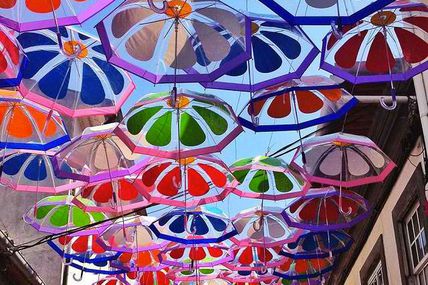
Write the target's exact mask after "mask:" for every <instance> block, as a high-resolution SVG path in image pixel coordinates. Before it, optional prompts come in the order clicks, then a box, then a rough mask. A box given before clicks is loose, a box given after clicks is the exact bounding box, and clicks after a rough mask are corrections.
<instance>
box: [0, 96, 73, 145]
mask: <svg viewBox="0 0 428 285" xmlns="http://www.w3.org/2000/svg"><path fill="white" fill-rule="evenodd" d="M0 122H1V125H0V128H1V130H2V132H1V134H0V148H7V149H27V150H41V151H47V150H49V149H51V148H54V147H57V146H60V145H62V144H64V143H66V142H68V141H69V140H70V137H69V136H68V134H67V131H66V129H65V127H64V124H63V122H62V119H61V117H60V115H59V114H58V113H57V112H52V111H51V110H49V109H47V108H45V107H43V106H41V105H39V104H37V103H33V102H30V101H27V100H22V96H21V93H19V92H18V91H11V90H0Z"/></svg>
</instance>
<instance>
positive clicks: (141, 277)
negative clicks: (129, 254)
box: [119, 268, 173, 285]
mask: <svg viewBox="0 0 428 285" xmlns="http://www.w3.org/2000/svg"><path fill="white" fill-rule="evenodd" d="M168 272H169V269H168V268H165V269H161V270H159V271H146V272H128V273H126V275H125V278H124V276H119V279H120V280H121V281H123V282H126V284H131V285H145V284H147V285H148V284H156V285H172V284H173V283H172V281H171V280H169V278H168V277H167V274H168Z"/></svg>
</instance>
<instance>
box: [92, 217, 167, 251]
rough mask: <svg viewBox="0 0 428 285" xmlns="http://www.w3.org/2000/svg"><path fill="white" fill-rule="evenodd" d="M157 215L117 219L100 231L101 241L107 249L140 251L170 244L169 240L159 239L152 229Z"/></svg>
mask: <svg viewBox="0 0 428 285" xmlns="http://www.w3.org/2000/svg"><path fill="white" fill-rule="evenodd" d="M154 221H156V218H155V217H149V216H140V215H132V216H127V217H123V218H119V219H117V220H116V221H115V222H114V223H113V224H111V225H110V226H109V227H107V228H106V229H104V230H103V231H102V232H100V235H99V241H100V243H101V244H102V246H103V247H104V248H106V249H109V250H113V251H118V252H127V253H138V252H142V251H150V250H159V249H163V248H164V247H166V246H167V245H168V243H169V242H168V241H164V240H161V239H158V238H157V237H156V235H155V234H154V233H153V232H152V230H151V229H150V227H149V226H150V225H151V224H152V223H153V222H154Z"/></svg>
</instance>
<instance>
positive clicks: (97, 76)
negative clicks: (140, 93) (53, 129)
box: [18, 27, 135, 117]
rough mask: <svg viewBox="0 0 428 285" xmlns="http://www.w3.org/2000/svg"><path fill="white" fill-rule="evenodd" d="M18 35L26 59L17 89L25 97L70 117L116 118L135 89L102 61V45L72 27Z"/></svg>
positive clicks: (121, 71) (126, 79)
mask: <svg viewBox="0 0 428 285" xmlns="http://www.w3.org/2000/svg"><path fill="white" fill-rule="evenodd" d="M59 30H60V33H61V41H62V44H60V43H59V42H58V37H57V34H56V33H55V32H54V31H53V30H41V31H34V32H26V33H22V34H20V35H19V36H18V40H19V43H20V45H21V46H22V47H23V49H24V52H25V54H26V56H27V58H28V60H29V61H28V64H27V67H26V68H25V70H24V72H23V80H22V82H21V85H20V90H21V91H22V93H23V95H24V96H25V98H27V99H30V100H32V101H34V102H37V103H40V104H41V105H43V106H45V107H47V108H50V109H52V110H55V111H58V112H59V113H61V114H64V115H67V116H70V117H82V116H92V115H108V114H116V113H117V112H118V111H120V108H121V107H122V105H123V103H124V102H125V100H126V99H127V98H128V97H129V95H130V94H131V93H132V91H133V90H134V88H135V86H134V83H133V82H132V80H131V78H130V77H129V75H128V74H127V73H126V72H124V71H123V70H121V69H120V68H117V67H115V66H113V65H111V64H109V63H108V62H107V60H106V58H105V55H104V51H103V49H102V46H101V43H100V42H99V41H98V40H97V39H95V38H93V37H91V36H88V35H86V34H83V33H81V32H77V31H75V30H73V29H71V28H64V27H62V28H60V29H59Z"/></svg>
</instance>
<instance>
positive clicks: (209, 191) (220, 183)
mask: <svg viewBox="0 0 428 285" xmlns="http://www.w3.org/2000/svg"><path fill="white" fill-rule="evenodd" d="M138 179H140V181H141V182H142V184H143V186H144V187H143V191H142V194H143V195H144V196H145V197H146V198H147V200H148V201H150V202H152V203H158V204H164V205H170V206H175V207H184V208H187V207H196V206H199V205H205V204H209V203H215V202H217V201H222V200H224V199H225V198H226V197H227V195H229V193H230V192H231V191H232V190H233V187H232V186H233V185H234V184H236V183H237V182H236V180H234V178H233V176H232V175H231V174H230V171H229V169H228V167H227V166H226V165H225V164H224V163H223V162H222V161H221V160H219V159H218V158H216V157H214V156H211V155H199V156H195V157H188V158H184V159H180V160H178V161H177V160H175V159H163V158H153V159H152V160H150V161H149V162H148V163H147V165H146V166H145V167H144V168H143V169H142V170H141V172H140V173H139V178H138Z"/></svg>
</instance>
